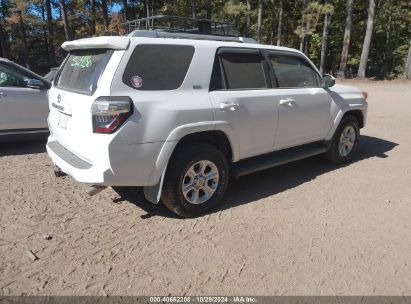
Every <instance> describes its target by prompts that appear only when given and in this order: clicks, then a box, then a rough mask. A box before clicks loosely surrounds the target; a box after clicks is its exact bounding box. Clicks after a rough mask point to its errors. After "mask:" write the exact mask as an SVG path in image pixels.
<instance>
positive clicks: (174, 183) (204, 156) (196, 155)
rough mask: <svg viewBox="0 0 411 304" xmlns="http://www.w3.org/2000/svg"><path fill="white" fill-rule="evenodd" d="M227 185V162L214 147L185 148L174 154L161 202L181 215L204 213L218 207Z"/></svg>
mask: <svg viewBox="0 0 411 304" xmlns="http://www.w3.org/2000/svg"><path fill="white" fill-rule="evenodd" d="M227 185H228V163H227V159H226V157H225V156H224V154H223V153H222V152H221V151H220V150H218V149H217V148H216V147H215V146H213V145H209V144H204V143H193V144H191V145H184V146H182V147H179V148H178V150H177V151H175V153H174V155H173V157H172V159H171V160H170V163H169V166H168V168H167V172H166V176H165V179H164V185H163V191H162V196H161V199H162V202H163V204H164V205H165V206H166V207H167V208H168V209H170V210H171V211H173V212H175V213H176V214H178V215H181V216H184V217H189V216H197V215H201V214H204V213H206V212H208V211H210V210H211V209H213V208H215V207H216V206H218V205H219V204H220V202H221V199H222V198H223V196H224V193H225V191H226V189H227Z"/></svg>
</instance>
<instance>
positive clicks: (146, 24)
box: [125, 15, 256, 43]
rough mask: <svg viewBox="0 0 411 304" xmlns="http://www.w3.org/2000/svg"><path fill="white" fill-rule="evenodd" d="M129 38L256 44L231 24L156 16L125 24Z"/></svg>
mask: <svg viewBox="0 0 411 304" xmlns="http://www.w3.org/2000/svg"><path fill="white" fill-rule="evenodd" d="M125 26H126V30H127V33H128V35H129V36H130V37H151V38H180V39H181V38H183V39H198V40H219V41H231V42H243V43H244V42H246V43H256V41H255V40H254V39H251V38H243V37H240V34H239V32H238V31H237V29H236V27H235V25H234V24H232V23H228V22H219V21H213V20H208V19H197V18H186V17H179V16H166V15H158V16H152V17H147V18H141V19H136V20H132V21H127V22H125Z"/></svg>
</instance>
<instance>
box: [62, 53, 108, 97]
mask: <svg viewBox="0 0 411 304" xmlns="http://www.w3.org/2000/svg"><path fill="white" fill-rule="evenodd" d="M112 53H113V52H112V51H111V50H100V49H95V50H78V51H73V52H71V53H70V55H69V57H68V58H67V60H66V62H65V63H64V66H63V69H62V70H61V72H60V74H59V76H58V78H57V79H56V83H55V84H56V86H57V87H59V88H61V89H63V90H67V91H73V92H76V93H82V94H88V95H92V94H93V93H94V91H95V90H96V88H97V84H98V81H99V79H100V76H101V74H102V73H103V71H104V69H105V67H106V65H107V63H108V61H109V59H110V57H111V54H112Z"/></svg>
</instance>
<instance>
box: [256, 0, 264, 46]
mask: <svg viewBox="0 0 411 304" xmlns="http://www.w3.org/2000/svg"><path fill="white" fill-rule="evenodd" d="M262 18H263V0H258V10H257V41H258V43H260V42H261V27H262Z"/></svg>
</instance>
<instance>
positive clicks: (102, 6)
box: [101, 0, 110, 32]
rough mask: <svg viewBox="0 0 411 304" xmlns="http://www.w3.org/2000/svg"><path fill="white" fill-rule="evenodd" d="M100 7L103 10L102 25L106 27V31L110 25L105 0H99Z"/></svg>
mask: <svg viewBox="0 0 411 304" xmlns="http://www.w3.org/2000/svg"><path fill="white" fill-rule="evenodd" d="M101 9H102V10H103V21H104V26H105V27H106V32H107V31H108V27H109V25H110V19H109V17H108V8H107V0H102V1H101Z"/></svg>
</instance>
